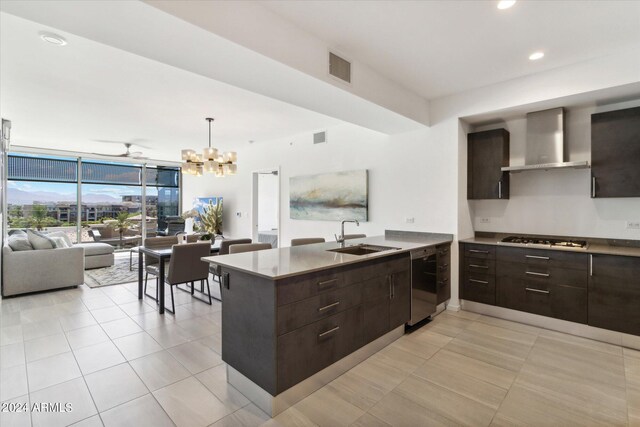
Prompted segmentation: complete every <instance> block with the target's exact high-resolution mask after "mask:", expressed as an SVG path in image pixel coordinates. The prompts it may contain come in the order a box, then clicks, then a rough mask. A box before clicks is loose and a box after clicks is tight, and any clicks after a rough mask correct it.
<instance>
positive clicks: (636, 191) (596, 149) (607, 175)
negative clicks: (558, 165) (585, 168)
mask: <svg viewBox="0 0 640 427" xmlns="http://www.w3.org/2000/svg"><path fill="white" fill-rule="evenodd" d="M591 197H640V107H636V108H628V109H625V110H617V111H610V112H606V113H598V114H592V115H591Z"/></svg>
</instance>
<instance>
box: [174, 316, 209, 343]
mask: <svg viewBox="0 0 640 427" xmlns="http://www.w3.org/2000/svg"><path fill="white" fill-rule="evenodd" d="M176 324H177V325H178V326H179V327H180V328H182V329H184V330H185V331H186V332H187V333H188V334H189V335H190V336H191V337H193V339H198V338H203V337H206V336H208V335H212V334H215V333H216V332H220V327H219V326H218V325H216V324H215V323H213V321H211V320H209V319H207V318H205V317H196V318H193V319H188V320H180V321H178V322H176Z"/></svg>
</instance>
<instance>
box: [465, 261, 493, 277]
mask: <svg viewBox="0 0 640 427" xmlns="http://www.w3.org/2000/svg"><path fill="white" fill-rule="evenodd" d="M464 268H465V270H466V271H468V272H470V273H478V274H490V275H493V274H496V262H495V260H492V259H482V258H465V259H464Z"/></svg>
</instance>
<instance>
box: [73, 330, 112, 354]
mask: <svg viewBox="0 0 640 427" xmlns="http://www.w3.org/2000/svg"><path fill="white" fill-rule="evenodd" d="M67 340H68V341H69V345H70V346H71V348H72V349H74V350H77V349H79V348H83V347H89V346H90V345H95V344H100V343H102V342H105V341H109V336H107V334H105V333H104V331H103V330H102V328H101V327H100V325H93V326H87V327H86V328H80V329H74V330H72V331H69V332H67Z"/></svg>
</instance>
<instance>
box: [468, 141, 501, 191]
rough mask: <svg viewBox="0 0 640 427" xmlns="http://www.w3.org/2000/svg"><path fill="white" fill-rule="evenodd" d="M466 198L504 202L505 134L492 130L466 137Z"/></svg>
mask: <svg viewBox="0 0 640 427" xmlns="http://www.w3.org/2000/svg"><path fill="white" fill-rule="evenodd" d="M467 153H468V160H467V199H508V198H509V173H508V172H502V170H501V168H502V167H503V166H509V132H508V131H507V130H506V129H494V130H488V131H483V132H473V133H470V134H469V135H468V136H467Z"/></svg>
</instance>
